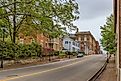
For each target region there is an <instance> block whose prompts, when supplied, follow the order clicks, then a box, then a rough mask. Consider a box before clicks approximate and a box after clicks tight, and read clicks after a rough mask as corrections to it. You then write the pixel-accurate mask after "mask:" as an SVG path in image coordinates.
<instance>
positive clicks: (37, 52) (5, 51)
mask: <svg viewBox="0 0 121 81" xmlns="http://www.w3.org/2000/svg"><path fill="white" fill-rule="evenodd" d="M0 51H1V52H0V56H3V58H4V59H6V60H7V59H14V60H16V59H21V58H28V57H32V58H35V57H40V56H41V45H38V44H36V43H32V44H30V45H25V44H19V45H18V44H13V43H6V42H2V41H0Z"/></svg>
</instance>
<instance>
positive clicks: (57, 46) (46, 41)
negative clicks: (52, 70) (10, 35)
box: [18, 34, 62, 51]
mask: <svg viewBox="0 0 121 81" xmlns="http://www.w3.org/2000/svg"><path fill="white" fill-rule="evenodd" d="M32 41H36V42H37V43H38V44H40V45H41V46H42V47H43V48H47V49H49V48H51V49H53V50H56V51H59V50H62V40H61V38H54V39H50V38H48V37H47V36H45V35H43V34H36V36H34V37H33V36H31V35H30V36H24V35H23V34H19V41H18V42H19V43H22V44H31V43H32Z"/></svg>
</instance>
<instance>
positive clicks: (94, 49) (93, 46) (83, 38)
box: [70, 31, 100, 54]
mask: <svg viewBox="0 0 121 81" xmlns="http://www.w3.org/2000/svg"><path fill="white" fill-rule="evenodd" d="M70 37H71V38H72V39H74V40H77V41H79V42H80V51H82V52H85V54H99V53H100V46H99V42H98V41H96V40H95V38H94V37H93V35H92V34H91V32H90V31H87V32H76V34H73V35H70Z"/></svg>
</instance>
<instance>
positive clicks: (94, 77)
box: [87, 61, 107, 81]
mask: <svg viewBox="0 0 121 81" xmlns="http://www.w3.org/2000/svg"><path fill="white" fill-rule="evenodd" d="M106 66H107V61H106V62H105V63H104V65H103V66H102V67H101V69H100V70H99V71H97V72H96V73H95V74H94V75H93V76H92V77H91V78H90V79H88V80H87V81H96V79H97V78H98V77H99V76H100V75H101V74H102V72H103V71H104V69H105V68H106Z"/></svg>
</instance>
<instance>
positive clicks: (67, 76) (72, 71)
mask: <svg viewBox="0 0 121 81" xmlns="http://www.w3.org/2000/svg"><path fill="white" fill-rule="evenodd" d="M105 60H106V58H105V56H104V55H90V56H85V57H83V58H75V59H70V60H65V61H59V62H54V63H49V64H43V65H36V66H30V67H24V68H18V69H11V70H4V71H0V81H87V80H88V79H89V78H91V76H93V75H94V74H95V73H96V72H97V71H98V70H99V69H100V68H101V67H102V66H103V64H104V62H105Z"/></svg>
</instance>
